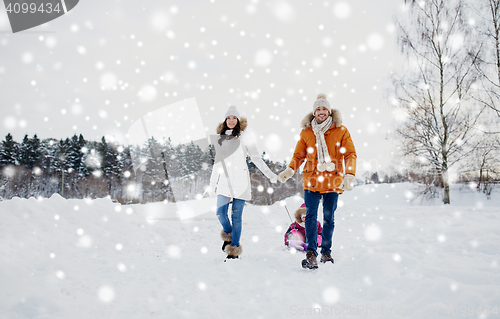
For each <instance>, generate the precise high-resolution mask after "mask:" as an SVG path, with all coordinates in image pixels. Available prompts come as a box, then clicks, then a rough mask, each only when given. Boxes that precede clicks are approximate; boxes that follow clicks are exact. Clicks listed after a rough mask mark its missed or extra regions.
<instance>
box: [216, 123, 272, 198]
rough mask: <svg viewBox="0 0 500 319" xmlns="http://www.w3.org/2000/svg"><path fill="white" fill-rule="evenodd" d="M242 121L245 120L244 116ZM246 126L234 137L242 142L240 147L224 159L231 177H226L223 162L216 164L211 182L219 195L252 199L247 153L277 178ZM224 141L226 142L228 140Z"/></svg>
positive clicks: (253, 160)
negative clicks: (245, 129)
mask: <svg viewBox="0 0 500 319" xmlns="http://www.w3.org/2000/svg"><path fill="white" fill-rule="evenodd" d="M241 122H243V118H242V121H241ZM245 124H246V121H245ZM244 128H246V125H244V126H242V132H241V134H240V136H239V137H235V138H234V139H238V140H239V142H240V143H239V146H238V148H237V149H236V151H235V152H234V153H232V154H231V155H229V156H228V157H226V158H225V159H224V164H225V166H226V169H227V176H228V177H229V179H228V178H226V174H225V173H224V168H223V163H222V162H218V163H215V164H214V168H213V170H212V176H211V177H210V184H211V185H216V187H217V188H216V194H217V195H224V196H226V197H231V198H238V199H243V200H250V199H252V194H251V184H250V174H249V173H248V166H247V162H246V158H247V155H248V156H250V159H251V160H252V162H253V163H254V164H255V166H257V168H258V169H259V170H260V171H261V172H262V173H264V175H265V176H266V177H267V178H269V179H272V178H276V174H274V173H273V172H272V171H271V170H270V169H269V167H267V165H266V163H265V162H264V161H263V160H262V158H261V156H260V155H259V152H258V150H257V147H256V146H255V143H254V142H253V140H252V137H251V134H249V133H248V132H245V131H244ZM233 142H234V141H233ZM223 143H226V141H224V142H223ZM216 149H217V146H216ZM230 186H231V187H230ZM231 189H232V192H231Z"/></svg>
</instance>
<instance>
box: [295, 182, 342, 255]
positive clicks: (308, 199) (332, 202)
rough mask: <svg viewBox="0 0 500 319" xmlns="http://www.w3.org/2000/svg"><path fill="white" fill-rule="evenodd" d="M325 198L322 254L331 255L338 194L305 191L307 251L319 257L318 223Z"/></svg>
mask: <svg viewBox="0 0 500 319" xmlns="http://www.w3.org/2000/svg"><path fill="white" fill-rule="evenodd" d="M321 198H323V233H322V234H321V237H322V243H321V254H331V253H332V250H331V249H330V248H331V247H332V238H333V229H334V228H335V220H334V213H335V210H336V209H337V201H338V199H339V194H338V193H323V194H321V193H320V192H312V191H310V190H307V189H306V190H304V202H305V203H306V211H307V213H306V222H305V224H306V243H307V250H311V251H314V254H315V255H316V256H317V255H318V253H317V251H316V250H317V247H318V243H317V241H318V239H317V236H318V229H317V227H316V221H317V219H318V206H319V201H320V200H321Z"/></svg>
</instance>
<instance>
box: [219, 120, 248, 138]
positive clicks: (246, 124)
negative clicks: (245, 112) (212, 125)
mask: <svg viewBox="0 0 500 319" xmlns="http://www.w3.org/2000/svg"><path fill="white" fill-rule="evenodd" d="M224 121H225V120H224ZM247 126H248V122H247V118H246V117H243V116H242V117H241V118H240V131H241V132H243V131H244V130H245V129H246V128H247ZM223 128H224V122H221V123H220V124H219V125H217V129H216V130H215V131H216V132H217V134H220V133H222V129H223Z"/></svg>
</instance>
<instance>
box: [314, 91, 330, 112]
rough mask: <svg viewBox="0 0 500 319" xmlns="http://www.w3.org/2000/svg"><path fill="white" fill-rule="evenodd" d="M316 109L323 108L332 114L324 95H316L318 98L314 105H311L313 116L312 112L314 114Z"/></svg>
mask: <svg viewBox="0 0 500 319" xmlns="http://www.w3.org/2000/svg"><path fill="white" fill-rule="evenodd" d="M318 107H325V108H327V109H328V112H330V113H332V109H331V107H330V103H328V101H327V100H326V94H325V93H320V94H318V97H317V99H316V101H314V104H313V114H314V112H316V109H317V108H318Z"/></svg>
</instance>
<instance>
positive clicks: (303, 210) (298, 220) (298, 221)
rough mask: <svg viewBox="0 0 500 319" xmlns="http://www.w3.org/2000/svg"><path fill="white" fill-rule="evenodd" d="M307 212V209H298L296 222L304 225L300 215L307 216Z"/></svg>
mask: <svg viewBox="0 0 500 319" xmlns="http://www.w3.org/2000/svg"><path fill="white" fill-rule="evenodd" d="M306 212H307V209H306V208H305V207H300V208H299V209H297V210H296V211H295V221H296V222H297V223H299V224H302V223H303V221H302V218H300V215H302V214H304V215H305V214H306Z"/></svg>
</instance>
